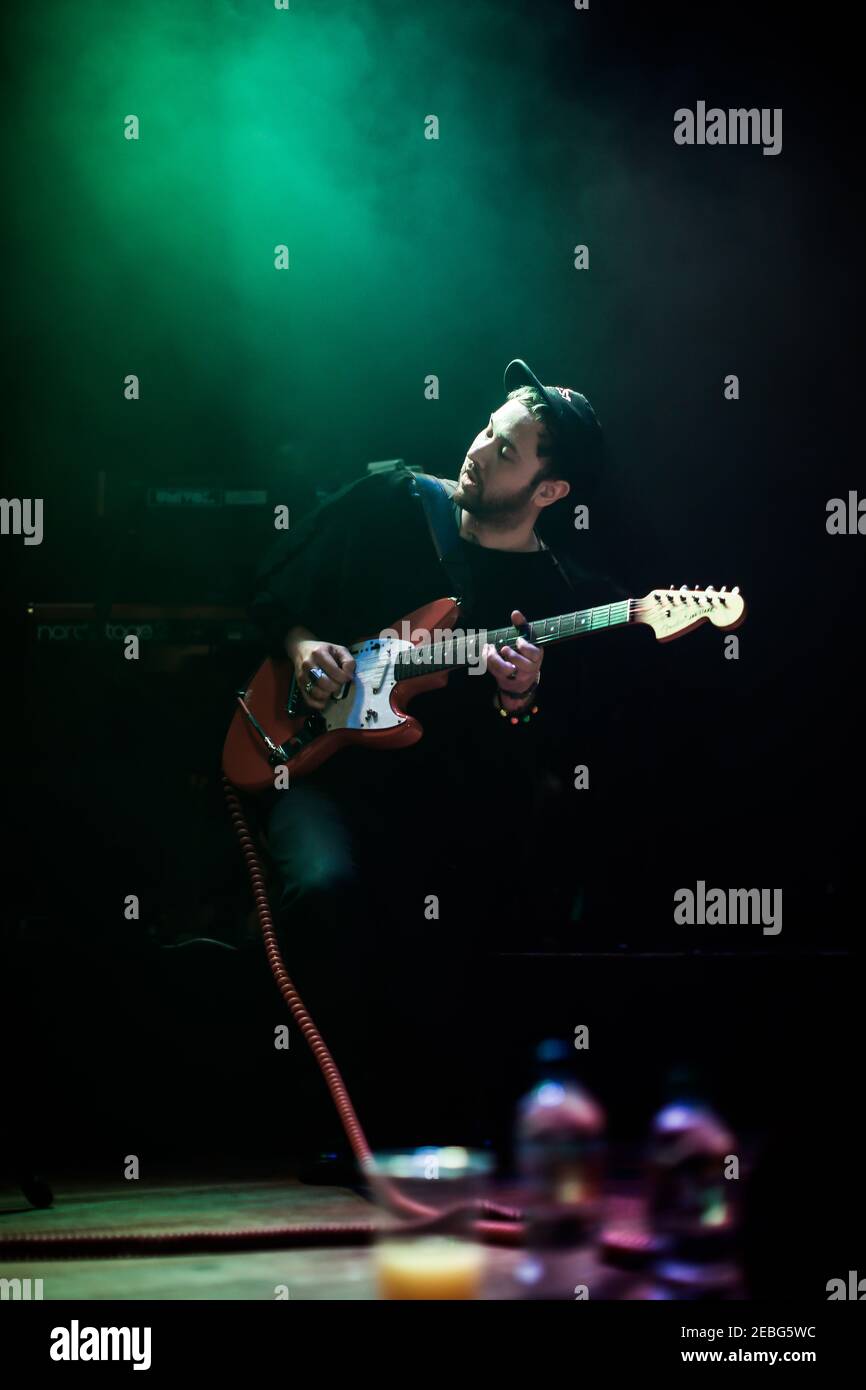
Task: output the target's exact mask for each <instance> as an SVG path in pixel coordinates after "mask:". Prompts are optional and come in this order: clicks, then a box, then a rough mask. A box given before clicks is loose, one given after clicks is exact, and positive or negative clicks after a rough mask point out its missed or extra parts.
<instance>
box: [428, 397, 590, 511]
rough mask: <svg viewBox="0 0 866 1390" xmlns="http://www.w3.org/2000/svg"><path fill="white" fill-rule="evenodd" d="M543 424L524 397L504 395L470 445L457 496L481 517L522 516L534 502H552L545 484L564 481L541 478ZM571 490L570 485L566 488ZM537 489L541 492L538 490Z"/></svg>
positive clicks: (559, 486) (553, 498)
mask: <svg viewBox="0 0 866 1390" xmlns="http://www.w3.org/2000/svg"><path fill="white" fill-rule="evenodd" d="M540 435H541V424H540V423H539V421H538V420H534V419H533V418H532V416H531V415H530V413H529V411H528V410H527V409H526V406H525V405H521V403H520V401H506V402H505V404H504V405H501V406H500V407H499V409H498V410H497V411H495V412H494V413H493V415H491V417H490V419H489V420H488V422H487V425H486V426H485V428H484V429H483V430H482V431H481V432H480V434H477V435H476V436H475V439H474V440H473V441H472V445H471V446H470V448H469V449H468V451H467V454H466V458H465V460H464V462H463V467H462V468H461V470H460V477H459V479H458V482H457V490H456V492H455V493H454V501H455V502H457V503H458V504H459V505H460V506H461V507H463V508H464V510H465V511H467V512H469V513H470V515H471V516H474V517H476V518H477V519H478V520H479V521H491V520H497V521H499V522H508V521H511V520H513V521H515V522H516V521H519V520H520V519H521V518H522V517H523V516H524V515H525V514H526V513H527V512H528V511H529V509H530V504H531V502H532V501H533V497H535V502H536V503H537V504H538V505H541V506H547V505H549V502H548V500H547V492H546V490H547V489H549V488H551V487H553V488H556V489H557V491H556V495H555V496H552V497H551V498H550V501H556V499H557V497H559V496H561V495H562V489H563V488H564V486H565V485H563V484H556V483H547V482H546V483H540V482H538V481H537V480H538V475H539V473H540V472H542V471H543V469H544V463H545V461H544V459H540V458H539V457H538V442H539V438H540ZM565 490H567V488H565ZM536 494H537V495H536Z"/></svg>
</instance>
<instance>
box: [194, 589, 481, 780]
mask: <svg viewBox="0 0 866 1390" xmlns="http://www.w3.org/2000/svg"><path fill="white" fill-rule="evenodd" d="M459 614H460V610H459V608H458V606H457V604H455V602H454V600H453V599H451V598H443V599H437V600H436V601H435V602H434V603H428V604H427V605H425V607H423V608H419V609H416V611H415V612H414V613H410V614H409V615H408V617H406V618H404V619H401V620H400V622H399V623H395V624H394V627H395V628H399V629H400V631H406V632H408V634H409V640H403V639H402V638H393V637H385V638H379V637H372V638H368V639H367V640H366V641H362V642H356V643H355V644H354V645H353V646H351V647H349V651H350V652H351V653H352V655H353V656H354V658H355V679H354V680H352V681H348V682H347V684H346V685H345V686H344V687H343V689H342V690H341V691H340V692H338V693H337V694H336V695H334V696H333V697H332V698H331V699H330V700H329V701H328V704H327V705H326V707H325V709H324V711H323V713H322V714H321V715H313V716H312V718H311V715H310V711H309V710H306V711H305V712H304V713H302V714H298V715H291V714H289V712H288V702H289V695H290V692H291V685H292V675H293V671H292V667H291V664H290V662H289V660H288V658H286V659H285V660H279V661H275V660H273V659H272V658H270V657H269V658H268V660H267V661H265V662H263V663H262V665H261V666H260V667H259V669H258V671H256V673H255V675H254V676H253V678H252V681H251V682H250V683H249V685H248V686H247V689H246V691H245V692H244V701H245V703H246V705H247V708H248V709H249V711H250V713H251V714H253V715H254V716H255V718H256V719H257V720H258V723H259V724H260V725H261V727H262V729H263V730H264V731H265V733H266V734H267V735H268V737H269V738H270V739H271V740H272V741H273V742H274V743H275V744H279V745H281V746H282V747H283V748H284V749H285V750H286V752H287V754H288V755H289V757H288V763H287V766H288V767H289V775H290V777H291V778H295V777H305V776H306V775H307V774H308V773H310V772H312V771H313V770H314V769H315V768H317V767H320V766H321V764H322V763H324V762H326V761H327V759H328V758H331V757H333V755H334V754H335V753H336V752H338V751H339V750H340V749H341V748H345V747H346V746H347V745H348V744H353V743H355V744H362V745H363V746H364V747H365V748H369V749H370V750H376V749H383V748H405V747H407V746H408V745H409V744H411V743H417V742H418V740H419V739H420V738H422V737H423V733H424V730H423V728H422V726H421V724H419V722H418V720H417V719H413V718H412V716H411V715H409V714H407V713H406V710H407V707H408V705H409V704H410V703H411V701H412V700H413V699H414V697H415V696H416V695H419V694H421V692H422V691H425V690H435V689H439V688H441V687H442V686H444V685H445V684H446V682H447V680H448V677H449V675H450V671H436V672H431V673H428V674H425V675H419V676H413V677H412V678H411V679H409V680H400V681H398V680H397V679H396V678H395V676H394V674H393V672H394V662H395V659H396V657H397V656H398V655H400V654H402V653H404V652H406V651H411V650H412V648H413V647H415V646H421V645H422V644H423V643H424V640H425V639H428V640H429V637H430V634H431V633H432V632H435V631H441V632H442V633H447V632H451V631H453V629H454V626H455V624H456V622H457V619H458V617H459ZM268 752H269V750H268V748H267V746H266V745H265V743H264V742H263V740H262V738H261V737H260V735H259V734H258V733H257V731H256V729H255V727H254V726H253V724H252V723H251V722H250V720H249V719H248V718H247V716H246V714H245V713H244V711H243V710H242V709H241V708H240V707H238V709H237V710H236V711H235V714H234V717H233V719H232V722H231V724H230V726H229V731H228V734H227V735H226V741H225V744H224V745H223V756H222V766H223V772H224V773H225V775H226V777H227V778H228V779H229V781H230V782H232V783H233V784H234V785H235V786H236V787H237V788H238V789H239V790H241V791H246V792H262V791H266V790H267V789H268V788H269V787H272V786H273V783H274V765H273V764H272V763H271V762H270V761H269V757H268ZM280 761H282V759H280Z"/></svg>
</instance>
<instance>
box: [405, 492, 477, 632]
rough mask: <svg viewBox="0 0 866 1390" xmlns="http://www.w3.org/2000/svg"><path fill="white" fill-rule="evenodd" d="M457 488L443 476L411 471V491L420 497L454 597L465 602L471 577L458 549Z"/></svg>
mask: <svg viewBox="0 0 866 1390" xmlns="http://www.w3.org/2000/svg"><path fill="white" fill-rule="evenodd" d="M456 488H457V484H456V483H452V482H450V481H449V480H448V479H446V478H434V477H433V476H432V474H430V473H413V474H412V493H413V496H415V497H419V498H420V499H421V505H422V507H423V508H424V515H425V517H426V518H427V525H428V527H429V528H430V536H431V539H432V541H433V545H434V547H435V549H436V554H437V555H438V557H439V563H440V564H441V565H442V568H443V569H444V571H445V573H446V574H447V576H448V582H449V583H450V584H451V585H452V587H453V589H454V595H453V597H454V598H456V599H458V601H459V602H460V603H461V605H465V604H467V603H468V602H469V600H470V595H471V584H472V580H471V575H470V572H469V566H468V565H467V563H466V561H465V559H464V557H463V555H462V553H461V547H460V507H459V506H458V504H457V503H456V502H454V501H452V497H453V494H454V492H455V491H456Z"/></svg>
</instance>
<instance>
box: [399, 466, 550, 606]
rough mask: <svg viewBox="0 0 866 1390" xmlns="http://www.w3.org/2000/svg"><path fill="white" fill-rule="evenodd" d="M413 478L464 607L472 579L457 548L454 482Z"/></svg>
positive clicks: (420, 476) (420, 475) (424, 476)
mask: <svg viewBox="0 0 866 1390" xmlns="http://www.w3.org/2000/svg"><path fill="white" fill-rule="evenodd" d="M412 481H413V494H414V496H416V497H420V499H421V504H422V506H423V508H424V515H425V516H426V518H427V525H428V526H429V528H430V535H431V536H432V538H433V544H434V546H435V547H436V554H437V555H438V556H439V561H440V563H441V565H442V568H443V569H444V570H445V573H446V574H447V575H448V579H449V581H450V583H451V584H453V585H454V588H455V597H459V598H460V601H461V605H462V606H464V607H465V606H466V605H467V604H468V602H469V601H470V596H471V593H472V588H471V584H472V580H471V575H470V571H469V566H468V565H467V563H466V561H465V559H464V557H463V553H462V551H461V548H460V507H459V506H458V504H457V503H456V502H453V501H452V500H451V499H452V496H453V494H454V492H455V491H456V488H457V484H456V483H452V482H450V481H449V480H448V479H447V478H434V477H433V476H432V475H431V474H430V473H413V474H412ZM541 548H542V550H546V551H547V553H548V555H549V556H550V559H551V561H552V563H553V564H554V566H555V567H556V569H557V570H558V571H559V574H560V576H561V578H562V579H563V580H564V582H565V584H566V585H567V587H568V588H569V589H571V591H572V593H575V592H576V590H575V586H574V584H573V582H572V580H571V578H570V576H569V574H568V572H567V571H566V570H565V569H564V568H563V567H562V565H561V564H560V562H559V560H558V559H557V557H556V555H555V553H554V552H553V551H552V550H551V549H550V547H549V546H548V545H545V543H544V541H542V542H541Z"/></svg>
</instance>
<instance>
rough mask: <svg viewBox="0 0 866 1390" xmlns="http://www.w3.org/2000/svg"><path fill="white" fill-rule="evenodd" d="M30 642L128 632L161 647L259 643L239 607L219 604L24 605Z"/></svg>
mask: <svg viewBox="0 0 866 1390" xmlns="http://www.w3.org/2000/svg"><path fill="white" fill-rule="evenodd" d="M26 611H27V630H28V636H29V645H30V646H48V645H50V644H52V643H53V644H56V645H65V646H67V647H72V646H75V645H77V644H81V645H84V644H89V643H94V642H96V643H111V642H118V643H119V642H122V641H123V639H124V638H125V637H128V636H129V635H130V634H133V635H135V636H136V637H138V638H140V640H141V641H142V642H151V643H155V644H157V645H162V646H180V647H187V648H190V647H194V648H202V647H203V648H206V649H210V648H214V647H222V646H226V645H228V644H230V643H231V644H241V643H247V642H248V643H259V644H261V638H260V636H259V634H258V632H257V630H256V628H255V627H254V626H253V625H252V623H250V622H249V620H248V619H247V616H246V611H245V610H244V609H243V608H235V607H230V606H227V605H222V604H149V603H110V604H96V603H50V602H41V603H29V604H27V610H26Z"/></svg>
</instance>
